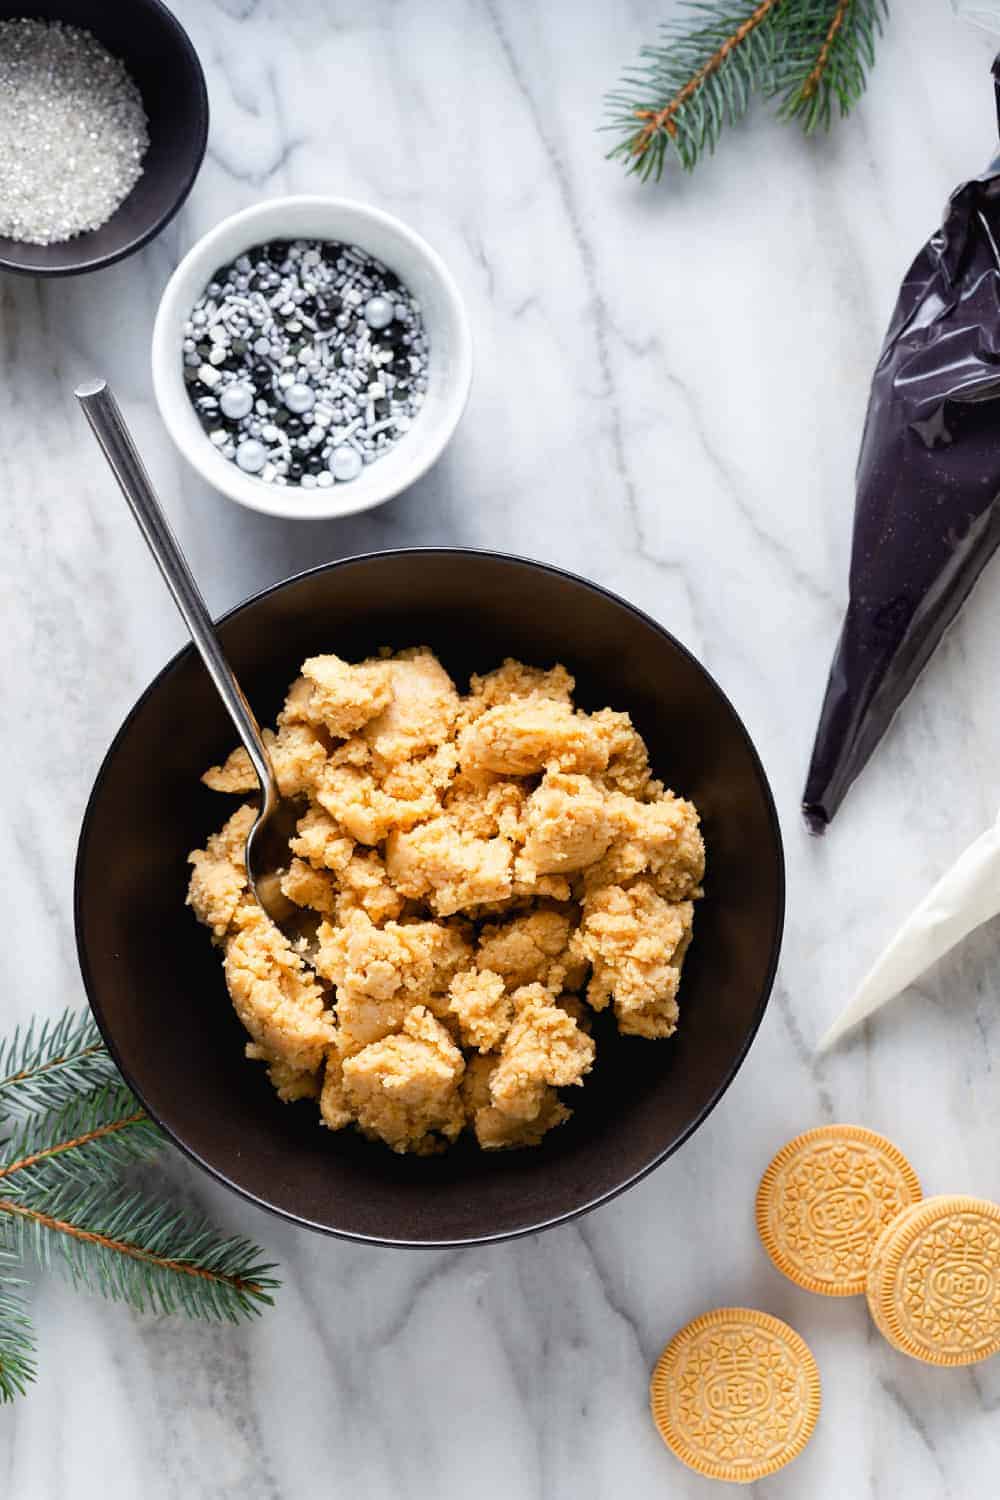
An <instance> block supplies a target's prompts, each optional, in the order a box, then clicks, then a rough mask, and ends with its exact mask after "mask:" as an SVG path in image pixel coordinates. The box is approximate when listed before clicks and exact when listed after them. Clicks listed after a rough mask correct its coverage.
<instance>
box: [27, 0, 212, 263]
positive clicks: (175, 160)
mask: <svg viewBox="0 0 1000 1500" xmlns="http://www.w3.org/2000/svg"><path fill="white" fill-rule="evenodd" d="M20 16H30V17H31V18H32V19H33V20H40V21H65V22H66V23H67V25H70V26H79V27H82V28H83V29H84V30H85V31H90V32H93V34H94V36H95V37H96V38H97V40H98V41H99V42H101V43H102V45H103V46H105V47H106V48H107V49H108V51H109V52H111V53H113V54H114V55H115V56H116V57H119V58H121V60H122V62H123V63H124V64H125V66H126V68H127V69H128V71H129V73H130V74H131V75H132V79H133V81H134V83H135V84H136V86H137V88H138V89H139V92H140V93H141V94H142V102H143V104H144V105H145V108H146V114H147V116H148V118H149V149H148V151H147V152H146V158H145V161H144V162H143V173H142V176H141V177H140V178H139V181H138V182H137V183H136V185H135V187H134V188H133V189H132V191H131V192H130V193H129V195H128V197H127V198H126V199H125V201H124V203H122V204H121V205H120V207H119V208H118V209H116V211H115V212H114V213H113V214H112V216H111V218H110V219H109V220H108V222H107V223H106V224H102V226H101V228H100V229H91V230H88V231H87V233H86V234H78V235H77V236H76V237H75V238H74V239H71V240H64V241H63V242H62V243H61V244H58V245H28V244H25V243H24V242H23V241H22V240H12V239H6V238H4V237H2V236H0V267H2V268H3V269H4V270H7V271H21V272H23V273H24V274H25V275H28V276H73V275H76V274H78V273H80V272H82V271H96V270H99V269H100V268H101V266H110V265H112V264H113V263H114V262H115V261H116V260H122V259H123V258H124V257H125V256H126V255H131V254H132V252H133V251H134V250H138V249H140V248H141V246H143V245H145V244H146V242H147V240H151V239H152V238H153V236H154V234H159V232H160V230H161V229H162V228H163V227H164V225H165V224H168V223H169V222H170V220H171V219H172V218H173V216H174V214H175V213H176V212H177V210H178V209H179V208H180V206H181V204H182V203H183V202H184V199H185V198H186V197H187V195H188V193H189V192H190V191H191V185H192V183H193V182H194V180H195V177H196V176H197V175H198V168H199V167H200V166H201V162H202V157H203V156H204V155H205V142H206V141H207V139H208V94H207V92H206V89H205V76H204V74H203V73H202V71H201V63H200V62H199V61H198V54H197V53H196V52H195V50H194V48H193V47H192V45H191V42H190V40H189V38H188V34H187V32H186V31H185V30H184V28H183V27H182V26H181V24H180V22H179V21H177V20H175V19H174V17H173V16H172V15H171V13H170V11H169V10H167V8H166V6H165V5H161V3H160V0H127V3H125V0H112V3H110V4H109V3H108V0H0V20H9V19H11V18H12V17H20Z"/></svg>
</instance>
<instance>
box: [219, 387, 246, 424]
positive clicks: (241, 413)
mask: <svg viewBox="0 0 1000 1500" xmlns="http://www.w3.org/2000/svg"><path fill="white" fill-rule="evenodd" d="M219 405H220V406H221V408H222V415H223V416H224V417H229V418H230V420H231V421H233V422H238V421H239V420H240V418H241V417H247V416H249V415H250V413H251V412H252V411H253V389H252V388H251V387H250V386H249V385H247V383H246V381H245V380H234V381H233V383H232V385H227V386H226V388H225V390H224V391H223V392H222V395H221V396H220V397H219Z"/></svg>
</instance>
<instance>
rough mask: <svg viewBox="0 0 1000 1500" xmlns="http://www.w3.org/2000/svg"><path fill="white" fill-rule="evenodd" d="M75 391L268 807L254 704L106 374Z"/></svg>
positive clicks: (267, 774) (270, 776)
mask: <svg viewBox="0 0 1000 1500" xmlns="http://www.w3.org/2000/svg"><path fill="white" fill-rule="evenodd" d="M75 394H76V399H77V400H78V401H79V403H80V405H81V406H82V407H83V411H84V415H85V416H86V418H87V421H88V422H89V423H90V426H91V428H92V430H93V433H94V436H95V437H96V438H97V441H98V443H100V445H101V449H102V451H103V453H104V457H105V458H106V459H107V461H108V463H109V464H110V466H111V471H112V473H113V474H114V476H115V478H116V479H117V481H118V484H119V486H120V488H121V491H122V494H123V495H124V496H125V499H126V500H127V501H128V503H129V508H130V509H131V511H132V514H133V516H134V517H135V519H136V521H137V522H138V523H139V530H140V531H141V532H142V534H143V536H144V537H145V539H146V545H147V546H148V547H149V550H150V552H152V554H153V556H154V558H155V559H156V562H157V565H158V567H159V569H160V572H161V573H162V574H163V578H164V581H165V583H166V585H167V588H168V589H169V590H170V592H171V594H172V595H173V598H174V603H175V604H176V605H177V608H178V609H179V610H180V612H181V616H182V618H183V620H184V623H185V625H186V626H187V628H188V630H189V632H190V634H191V639H192V641H193V642H194V644H195V646H196V648H197V650H198V652H199V654H200V656H201V659H202V661H203V662H204V663H205V666H206V667H207V669H208V674H209V676H210V677H211V679H212V682H213V683H214V684H215V689H216V692H217V693H218V695H219V697H220V698H221V699H222V701H223V703H224V704H225V706H226V709H227V711H228V713H229V716H230V718H231V719H232V721H233V723H234V724H235V725H236V732H237V734H238V735H239V737H240V739H241V740H242V742H243V745H244V746H245V748H246V752H247V754H248V755H249V757H250V763H251V765H252V766H253V768H254V770H255V771H256V773H257V780H258V781H259V782H260V785H261V791H262V794H263V804H264V805H263V809H262V811H268V810H269V809H270V808H271V807H272V806H273V805H274V803H275V802H276V801H277V799H278V788H277V782H276V780H275V776H274V767H273V766H272V764H271V757H270V754H269V753H268V749H267V746H266V745H265V744H264V741H263V739H262V738H261V733H260V727H259V725H258V723H257V720H256V718H255V717H254V713H253V709H252V708H251V707H250V705H249V703H248V702H247V700H246V698H245V696H244V694H243V690H242V688H241V687H240V685H239V683H238V682H237V680H236V677H235V674H234V673H233V669H232V667H231V666H230V665H229V663H228V662H227V661H226V658H225V656H224V655H223V654H222V647H221V646H220V645H219V640H218V637H217V635H216V634H215V626H214V625H213V624H212V617H211V615H210V614H209V612H208V607H207V605H206V604H205V601H204V599H203V598H202V595H201V590H200V589H199V588H198V585H197V584H196V583H195V581H194V578H193V576H192V573H191V569H190V568H189V567H188V565H187V560H186V558H185V557H184V554H183V552H182V551H181V549H180V547H179V546H178V543H177V539H176V537H175V536H174V534H173V532H172V531H171V529H170V526H169V524H168V522H167V518H166V516H165V515H164V514H163V510H162V508H161V506H160V502H159V501H158V500H157V498H156V494H155V492H154V490H153V486H152V483H151V481H150V478H149V475H148V474H147V472H146V467H145V465H144V463H143V461H142V459H141V458H140V457H139V453H138V451H137V449H136V446H135V443H134V442H133V441H132V436H131V434H130V432H129V430H128V428H127V427H126V425H125V419H124V417H123V416H122V414H121V409H120V407H119V405H118V402H117V401H116V400H115V398H114V396H113V395H112V392H111V390H110V388H109V386H108V384H107V381H105V380H91V381H87V382H86V383H85V384H84V385H80V386H77V388H76V393H75Z"/></svg>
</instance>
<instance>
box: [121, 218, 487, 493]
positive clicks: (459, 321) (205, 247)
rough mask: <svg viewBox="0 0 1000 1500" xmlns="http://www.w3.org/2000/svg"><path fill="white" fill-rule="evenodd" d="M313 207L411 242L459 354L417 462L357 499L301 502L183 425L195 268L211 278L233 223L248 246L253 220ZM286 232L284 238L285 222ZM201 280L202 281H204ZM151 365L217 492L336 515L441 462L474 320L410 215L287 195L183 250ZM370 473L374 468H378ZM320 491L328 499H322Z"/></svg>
mask: <svg viewBox="0 0 1000 1500" xmlns="http://www.w3.org/2000/svg"><path fill="white" fill-rule="evenodd" d="M309 210H315V211H317V212H319V211H325V212H328V213H329V214H330V215H331V216H332V217H336V216H337V215H338V214H340V215H344V216H345V217H347V218H351V217H353V218H355V219H356V220H357V221H358V222H359V223H361V224H365V223H367V224H369V225H377V226H379V227H380V228H381V229H383V230H385V231H387V232H388V233H389V234H392V235H395V236H396V237H397V238H398V239H399V240H400V241H401V242H402V243H403V244H405V245H406V246H407V248H408V249H409V251H410V252H411V253H412V255H413V256H414V258H415V259H416V260H419V261H420V262H421V263H422V265H423V266H424V267H426V269H427V270H428V271H429V272H430V275H431V277H432V278H433V280H434V281H435V282H436V283H437V285H438V286H439V287H440V289H441V292H442V294H443V298H444V301H445V303H446V304H447V308H448V316H449V318H450V320H451V325H452V327H453V328H454V330H455V345H456V352H455V358H454V362H453V366H452V368H451V370H450V373H449V377H448V389H447V396H446V399H445V407H444V410H443V412H442V420H441V424H440V429H439V431H438V434H437V436H436V437H435V438H434V440H433V441H431V442H430V443H428V444H427V445H426V446H425V448H424V450H423V452H422V454H421V457H420V459H419V461H418V462H415V463H411V464H409V465H408V466H407V467H406V468H405V469H404V470H403V472H402V473H400V474H397V476H396V478H395V479H394V480H391V481H385V482H384V483H383V485H382V486H381V488H380V489H378V490H377V491H376V492H375V494H374V495H373V496H372V497H370V498H368V499H354V500H352V499H351V491H350V489H349V487H347V486H343V485H334V486H332V487H331V488H329V489H327V490H309V491H308V492H307V496H308V499H307V501H300V500H299V497H298V496H297V495H296V494H295V489H294V487H284V486H275V485H269V484H264V483H262V482H261V481H260V480H259V479H256V478H255V477H254V476H253V475H250V474H243V473H242V472H241V471H240V470H239V469H238V468H237V467H236V465H235V464H231V463H230V462H229V461H228V460H223V459H221V457H220V455H219V454H218V453H216V451H215V450H214V449H213V448H211V446H210V445H208V444H207V443H205V442H201V441H200V442H198V443H197V444H196V443H194V442H193V441H191V439H190V438H189V437H188V434H187V433H186V432H185V431H184V430H183V427H182V425H181V420H180V417H179V415H178V409H179V408H180V407H181V406H183V408H184V409H185V410H186V409H187V407H188V406H189V404H190V403H189V400H188V396H187V393H186V391H185V389H184V381H183V377H182V373H181V364H180V359H179V353H178V349H177V345H176V333H175V327H174V325H175V323H176V321H177V317H178V313H179V311H180V310H181V303H182V301H186V298H187V293H186V292H184V288H185V284H186V282H187V281H188V280H190V279H191V277H192V275H193V273H194V272H195V271H197V272H198V279H202V278H204V279H205V280H207V279H209V278H210V277H211V274H212V272H213V271H214V270H215V269H216V268H217V266H218V264H219V259H218V257H219V254H220V253H221V252H220V251H218V249H217V247H218V246H219V245H220V244H221V243H223V242H225V241H226V240H228V239H229V238H230V237H231V235H232V233H233V231H234V230H235V229H242V228H243V227H244V226H245V227H246V228H247V230H248V238H247V240H246V243H245V245H244V249H249V248H250V247H251V246H252V245H253V244H254V243H255V241H254V239H253V238H252V237H251V236H252V233H253V227H254V226H257V227H258V230H259V233H261V234H263V235H268V234H270V235H272V236H273V235H274V234H276V233H279V232H280V231H281V230H282V227H283V226H282V223H281V217H280V216H281V215H282V214H286V215H287V214H288V213H293V214H294V213H298V212H301V211H305V212H308V211H309ZM332 232H333V231H331V233H332ZM362 233H363V231H362ZM283 237H287V226H285V234H284V236H283ZM227 253H229V252H227ZM202 284H203V285H204V281H203V282H202ZM182 293H184V295H183V297H182ZM185 311H186V309H185ZM150 365H151V369H152V377H153V394H154V397H155V400H156V405H157V408H158V410H159V413H160V418H161V420H162V422H163V424H164V426H165V427H166V429H167V431H168V433H169V434H170V438H171V440H172V442H173V444H174V447H175V448H176V449H177V451H178V453H179V454H180V455H181V457H182V458H183V459H184V460H185V462H186V463H188V464H189V465H190V466H191V468H192V469H194V471H195V473H196V474H198V476H199V477H200V478H201V479H202V480H203V481H204V482H205V483H206V484H207V485H209V486H210V487H211V488H212V489H213V490H214V491H215V492H216V493H217V494H219V495H222V496H223V498H224V499H226V500H230V501H232V502H233V503H234V504H236V505H241V506H243V507H244V508H245V509H247V510H252V511H256V512H257V513H258V514H260V515H266V516H276V517H278V518H279V519H280V520H283V521H336V520H340V519H341V518H342V517H345V516H352V515H358V514H360V513H361V512H363V511H367V510H374V509H375V508H376V506H379V505H384V504H385V503H386V502H387V501H389V500H392V499H394V498H395V497H396V496H397V495H399V494H401V493H403V491H405V490H408V489H409V488H410V487H411V485H414V484H416V483H417V481H418V480H420V479H422V478H423V476H424V475H425V474H426V473H427V471H428V469H430V468H431V467H432V466H433V465H434V464H435V463H437V461H438V459H439V458H440V457H441V455H442V453H443V452H444V450H445V448H447V446H448V444H449V443H450V442H451V440H452V438H453V437H454V435H455V432H456V431H457V429H458V426H459V423H460V422H461V420H462V417H463V415H464V413H465V409H466V406H467V405H468V400H469V393H470V390H471V388H472V373H473V337H472V326H471V322H470V319H469V314H468V310H467V308H466V305H465V299H464V297H463V295H462V292H461V289H460V288H459V285H458V282H457V281H456V279H455V277H454V276H453V275H452V273H451V271H450V270H449V269H448V266H447V264H446V263H445V261H444V259H443V257H442V256H441V255H440V254H439V253H438V251H437V250H435V248H434V246H433V245H431V244H430V243H429V241H428V240H426V239H425V238H424V236H423V235H422V234H420V233H419V232H418V231H417V230H416V229H413V228H411V227H410V225H409V224H407V223H406V222H405V220H403V219H400V218H398V217H397V216H396V215H395V214H391V213H387V212H386V211H385V209H382V208H376V207H375V206H374V205H372V204H370V203H366V202H364V201H363V200H362V199H360V198H349V197H343V196H340V195H338V194H335V193H282V194H280V195H278V196H276V197H271V198H264V199H261V200H260V201H259V202H257V203H251V204H250V205H249V206H248V207H246V208H241V209H238V210H237V211H236V212H235V213H231V214H227V215H226V217H225V218H223V219H220V220H219V221H218V223H216V224H214V225H213V226H212V227H211V229H208V230H206V231H205V233H204V234H202V235H200V236H199V237H198V239H196V240H195V242H194V244H193V245H192V246H191V247H190V248H189V249H188V250H187V251H186V252H185V254H184V256H183V257H182V258H181V260H180V261H179V262H178V264H177V266H176V267H175V268H174V270H173V272H172V273H171V276H170V279H169V280H168V282H167V284H166V286H165V287H164V288H163V291H162V293H161V295H160V300H159V303H158V305H157V309H156V317H155V319H154V322H153V334H152V339H151V344H150ZM201 436H202V435H201V434H199V437H201ZM404 441H405V439H404ZM213 460H216V462H213ZM220 463H223V464H225V468H224V469H223V468H220V467H219V465H220ZM229 471H231V472H229ZM372 472H373V473H374V472H375V467H374V466H373V470H372ZM289 489H291V493H289ZM345 491H346V493H345ZM323 496H328V497H329V498H328V499H327V500H326V501H325V503H324V500H323V498H322V497H323ZM298 504H302V506H303V508H302V509H301V510H299V509H298V508H297V507H298ZM306 507H307V508H306Z"/></svg>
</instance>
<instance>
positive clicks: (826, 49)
mask: <svg viewBox="0 0 1000 1500" xmlns="http://www.w3.org/2000/svg"><path fill="white" fill-rule="evenodd" d="M850 5H851V0H839V3H838V5H837V9H836V10H835V11H834V13H833V20H832V21H831V22H830V29H829V30H828V31H827V33H826V37H825V39H824V42H823V45H822V47H821V48H820V52H819V57H817V59H816V66H815V67H814V68H813V70H812V72H811V73H810V74H809V77H808V78H807V79H806V81H805V83H804V84H803V85H802V94H801V96H800V97H801V98H802V99H811V98H812V96H813V94H815V92H816V90H817V89H818V88H819V86H820V81H821V80H822V77H823V74H824V73H825V72H826V65H827V63H828V62H829V61H830V53H831V52H832V51H833V44H834V41H835V40H836V36H837V32H838V31H839V30H840V28H841V26H843V24H844V17H845V16H846V15H847V12H848V9H849V8H850Z"/></svg>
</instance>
